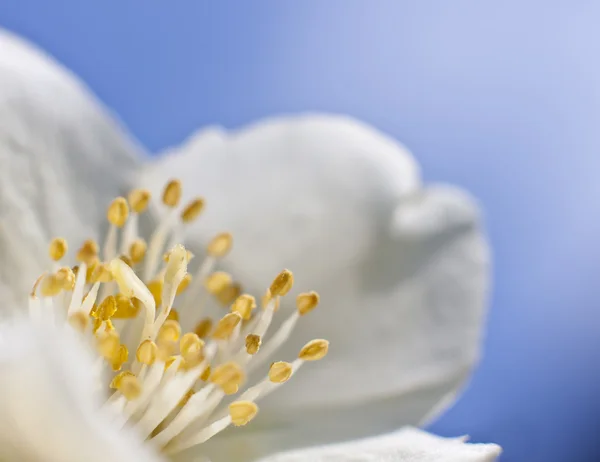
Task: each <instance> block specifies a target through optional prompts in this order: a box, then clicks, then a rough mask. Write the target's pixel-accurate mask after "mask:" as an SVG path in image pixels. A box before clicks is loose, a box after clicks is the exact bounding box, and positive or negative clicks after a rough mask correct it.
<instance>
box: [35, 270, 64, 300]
mask: <svg viewBox="0 0 600 462" xmlns="http://www.w3.org/2000/svg"><path fill="white" fill-rule="evenodd" d="M62 289H63V282H62V281H60V280H58V278H57V277H56V275H55V274H49V275H47V276H45V277H44V278H43V279H42V283H41V284H40V293H41V294H42V296H43V297H54V296H55V295H58V294H59V293H60V291H61V290H62Z"/></svg>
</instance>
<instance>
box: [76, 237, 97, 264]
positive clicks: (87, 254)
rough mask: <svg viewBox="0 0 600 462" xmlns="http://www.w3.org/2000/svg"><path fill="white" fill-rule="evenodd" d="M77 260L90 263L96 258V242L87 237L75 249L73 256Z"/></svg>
mask: <svg viewBox="0 0 600 462" xmlns="http://www.w3.org/2000/svg"><path fill="white" fill-rule="evenodd" d="M75 258H76V259H77V261H80V262H83V263H85V264H88V265H89V264H90V263H91V262H92V261H94V260H96V259H97V258H98V244H97V243H96V241H94V240H93V239H88V240H87V241H85V242H84V243H83V244H82V246H81V247H80V248H79V250H78V251H77V255H76V256H75Z"/></svg>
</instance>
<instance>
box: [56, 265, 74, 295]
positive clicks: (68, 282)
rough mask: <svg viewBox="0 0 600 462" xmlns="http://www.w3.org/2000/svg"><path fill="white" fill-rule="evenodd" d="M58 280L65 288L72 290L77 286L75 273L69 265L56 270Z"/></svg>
mask: <svg viewBox="0 0 600 462" xmlns="http://www.w3.org/2000/svg"><path fill="white" fill-rule="evenodd" d="M56 282H57V283H58V284H60V286H61V287H62V289H63V290H72V289H73V287H75V273H73V270H72V269H71V268H68V267H64V268H60V269H59V270H58V271H57V272H56Z"/></svg>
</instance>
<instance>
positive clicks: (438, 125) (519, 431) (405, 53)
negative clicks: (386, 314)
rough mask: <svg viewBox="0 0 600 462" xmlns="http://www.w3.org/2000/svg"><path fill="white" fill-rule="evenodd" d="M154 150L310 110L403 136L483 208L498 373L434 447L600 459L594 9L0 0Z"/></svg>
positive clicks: (476, 384)
mask: <svg viewBox="0 0 600 462" xmlns="http://www.w3.org/2000/svg"><path fill="white" fill-rule="evenodd" d="M0 24H1V25H3V26H5V27H8V28H9V29H12V30H14V31H17V32H19V33H21V34H23V35H25V36H26V37H29V38H30V39H32V40H33V41H35V42H37V43H38V44H40V45H41V46H42V47H43V48H45V49H46V50H48V51H49V52H51V53H52V54H54V55H55V56H56V57H57V58H58V59H59V60H60V61H62V62H63V63H64V64H65V65H66V66H68V67H70V68H72V69H73V70H74V71H75V72H76V73H77V74H79V75H80V76H81V77H82V78H83V80H85V81H86V82H87V83H88V84H89V85H90V86H91V87H92V89H93V90H94V91H95V92H96V93H97V94H98V95H99V96H100V97H101V99H102V100H104V101H105V102H106V103H107V104H108V105H109V106H111V107H112V108H114V109H115V110H116V111H117V112H118V114H119V115H120V116H121V117H122V119H123V120H124V121H125V122H126V124H127V125H128V126H129V127H130V129H131V130H132V131H133V133H134V134H135V135H137V136H138V137H139V139H140V140H142V142H143V143H144V144H145V145H146V146H147V147H148V148H149V149H151V150H152V151H155V152H156V151H159V150H161V149H163V148H164V147H166V146H168V145H171V144H177V143H178V142H179V141H181V140H182V139H183V137H185V136H186V135H188V134H189V133H190V132H191V131H192V130H194V129H196V128H198V127H200V126H202V125H206V124H209V123H215V122H217V123H221V124H224V125H225V126H228V127H236V126H239V125H242V124H245V123H247V122H249V121H252V120H254V119H256V118H260V117H264V116H266V115H271V114H277V113H281V112H295V111H303V110H309V109H310V110H314V109H318V110H324V111H335V112H344V113H349V114H352V115H354V116H357V117H360V118H361V119H363V120H365V121H367V122H370V123H372V124H373V125H375V126H376V127H378V128H380V129H382V130H384V131H386V132H388V133H391V134H393V135H394V136H396V137H397V138H398V139H400V140H402V141H403V142H404V143H406V144H407V145H408V146H409V147H410V148H411V150H412V151H413V152H414V153H415V155H416V156H417V158H418V159H419V161H420V162H421V164H422V165H423V169H424V172H425V175H426V178H427V179H428V180H432V181H434V180H443V181H449V182H453V183H458V184H461V185H463V186H464V187H466V188H468V189H469V190H471V191H472V192H473V193H474V194H475V195H476V196H477V197H479V198H480V199H481V201H482V202H483V204H484V207H485V209H486V211H487V219H488V224H489V230H490V234H491V240H492V243H493V247H494V252H495V272H496V274H495V291H494V297H493V307H492V311H491V314H490V318H489V335H488V340H487V344H486V356H485V360H484V362H483V364H482V365H481V367H480V368H479V370H478V371H477V373H476V374H475V377H474V379H473V381H472V384H471V386H470V388H469V390H468V392H467V393H466V394H465V395H464V396H463V398H462V399H461V400H460V401H459V403H458V404H457V405H456V406H455V407H454V408H453V409H452V410H451V411H450V412H448V413H447V414H446V415H445V416H444V417H443V418H442V419H441V421H439V422H438V423H436V424H435V425H434V426H433V428H432V429H433V430H434V431H436V432H438V433H440V434H443V435H456V434H462V433H470V434H471V435H472V436H473V438H474V439H475V440H477V441H496V442H498V443H500V444H502V445H503V446H504V448H505V454H504V456H503V457H502V460H503V461H505V462H508V461H529V462H537V461H567V460H568V461H596V460H600V442H599V439H598V435H599V433H600V425H599V424H600V313H599V311H598V309H599V300H600V271H599V270H600V240H599V237H600V181H599V180H600V64H599V62H600V28H599V25H600V2H598V1H581V0H580V1H577V0H569V1H551V0H545V1H537V0H503V1H486V0H473V1H461V0H452V1H448V0H439V1H428V0H416V1H402V0H390V1H377V0H369V1H367V0H364V1H359V0H356V1H354V0H304V1H302V2H300V1H287V2H284V1H282V0H273V1H248V0H239V1H225V0H219V1H214V2H210V3H209V2H208V1H202V0H177V1H164V0H162V1H161V0H136V1H134V0H110V1H109V0H102V1H92V0H89V1H82V0H62V1H56V0H55V1H52V2H50V1H47V0H37V1H36V0H0Z"/></svg>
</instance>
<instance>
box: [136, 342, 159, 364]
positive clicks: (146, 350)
mask: <svg viewBox="0 0 600 462" xmlns="http://www.w3.org/2000/svg"><path fill="white" fill-rule="evenodd" d="M157 354H158V347H157V346H156V343H154V342H153V341H151V340H144V341H143V342H142V343H140V345H139V346H138V349H137V351H136V353H135V358H136V359H137V360H138V362H139V363H141V364H145V365H147V366H151V365H152V364H154V361H156V356H157Z"/></svg>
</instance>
